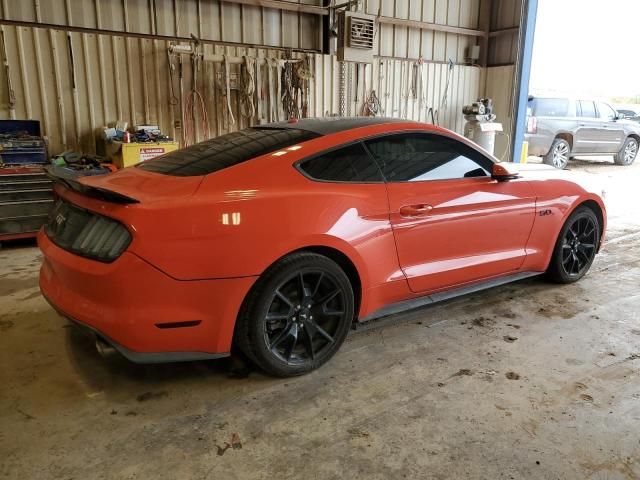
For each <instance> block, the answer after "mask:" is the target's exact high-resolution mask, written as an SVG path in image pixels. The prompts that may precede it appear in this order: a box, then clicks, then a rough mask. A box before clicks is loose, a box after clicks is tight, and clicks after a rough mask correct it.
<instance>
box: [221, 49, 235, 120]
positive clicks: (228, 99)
mask: <svg viewBox="0 0 640 480" xmlns="http://www.w3.org/2000/svg"><path fill="white" fill-rule="evenodd" d="M222 57H223V63H224V81H225V93H224V94H223V95H224V97H225V102H226V104H227V105H226V106H227V111H228V112H229V123H230V124H231V125H235V123H236V119H235V117H234V116H233V108H231V72H230V71H229V70H230V69H229V57H227V55H222Z"/></svg>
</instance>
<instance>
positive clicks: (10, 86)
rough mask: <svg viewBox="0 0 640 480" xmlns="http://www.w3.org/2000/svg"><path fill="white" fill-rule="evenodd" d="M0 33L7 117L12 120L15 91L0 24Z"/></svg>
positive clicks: (13, 117)
mask: <svg viewBox="0 0 640 480" xmlns="http://www.w3.org/2000/svg"><path fill="white" fill-rule="evenodd" d="M0 34H1V40H2V62H3V64H4V69H5V75H6V76H7V92H8V93H9V102H8V107H9V117H10V118H11V119H12V120H15V118H16V92H15V90H14V89H13V84H12V83H11V68H10V67H9V57H8V55H7V44H6V42H5V38H4V27H3V26H0Z"/></svg>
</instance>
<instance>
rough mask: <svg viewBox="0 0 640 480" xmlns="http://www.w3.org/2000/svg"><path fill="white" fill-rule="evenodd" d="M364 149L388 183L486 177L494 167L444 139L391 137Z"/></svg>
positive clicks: (375, 141)
mask: <svg viewBox="0 0 640 480" xmlns="http://www.w3.org/2000/svg"><path fill="white" fill-rule="evenodd" d="M365 145H366V146H367V148H368V149H369V151H370V152H371V154H372V155H373V156H374V157H375V159H376V161H377V162H378V163H379V164H380V167H381V168H382V173H383V174H384V176H385V178H386V180H387V181H389V182H420V181H425V180H451V179H459V178H469V177H486V176H489V175H490V173H489V172H490V171H491V167H492V165H493V162H492V161H491V160H490V159H489V158H487V157H485V156H484V155H482V154H481V153H479V152H477V151H475V150H474V149H472V148H470V147H468V146H466V145H464V144H463V143H461V142H459V141H457V140H454V139H452V138H448V137H445V136H442V135H429V134H422V133H410V134H402V135H389V136H385V137H380V138H376V139H373V140H368V141H366V142H365Z"/></svg>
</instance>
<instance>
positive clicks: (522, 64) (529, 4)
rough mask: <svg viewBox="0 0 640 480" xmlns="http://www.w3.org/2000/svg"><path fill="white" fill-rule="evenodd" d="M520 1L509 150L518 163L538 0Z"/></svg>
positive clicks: (520, 152)
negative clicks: (520, 10) (520, 9)
mask: <svg viewBox="0 0 640 480" xmlns="http://www.w3.org/2000/svg"><path fill="white" fill-rule="evenodd" d="M522 2H523V3H522V15H521V17H520V39H519V42H518V43H519V48H518V62H517V69H516V76H515V80H516V82H515V84H516V88H515V97H514V100H515V101H514V110H515V112H514V115H513V128H512V129H511V131H512V135H513V137H512V138H511V147H512V150H511V151H512V152H513V161H514V162H516V163H520V156H521V154H522V142H523V140H524V128H525V122H526V117H527V103H528V98H529V79H530V77H531V58H532V55H533V39H534V36H535V29H536V15H537V13H538V0H522Z"/></svg>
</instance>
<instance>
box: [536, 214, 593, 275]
mask: <svg viewBox="0 0 640 480" xmlns="http://www.w3.org/2000/svg"><path fill="white" fill-rule="evenodd" d="M599 243H600V222H599V221H598V217H597V216H596V214H595V213H593V210H591V209H590V208H587V207H579V208H577V209H576V210H575V211H574V212H573V213H572V214H571V215H570V216H569V218H568V219H567V221H566V223H565V224H564V226H563V227H562V230H560V235H559V236H558V240H557V241H556V245H555V248H554V250H553V256H552V257H551V262H550V263H549V268H548V269H547V277H548V278H549V279H550V280H552V281H554V282H557V283H573V282H576V281H578V280H580V279H581V278H582V277H583V276H584V275H585V274H586V273H587V272H588V271H589V268H590V267H591V264H592V263H593V259H594V258H595V256H596V251H597V250H598V244H599Z"/></svg>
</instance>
